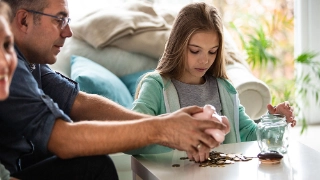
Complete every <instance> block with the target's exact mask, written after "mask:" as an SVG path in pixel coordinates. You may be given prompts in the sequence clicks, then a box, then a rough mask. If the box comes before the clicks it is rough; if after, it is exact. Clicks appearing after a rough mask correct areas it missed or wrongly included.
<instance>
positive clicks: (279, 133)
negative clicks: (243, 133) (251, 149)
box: [256, 114, 289, 154]
mask: <svg viewBox="0 0 320 180" xmlns="http://www.w3.org/2000/svg"><path fill="white" fill-rule="evenodd" d="M256 132H257V141H258V144H259V147H260V150H261V152H271V151H277V152H279V153H282V154H284V153H286V152H287V148H288V146H289V135H288V133H289V132H288V124H287V122H286V118H285V116H283V115H280V114H267V115H263V116H262V117H261V121H260V122H259V123H258V127H257V131H256Z"/></svg>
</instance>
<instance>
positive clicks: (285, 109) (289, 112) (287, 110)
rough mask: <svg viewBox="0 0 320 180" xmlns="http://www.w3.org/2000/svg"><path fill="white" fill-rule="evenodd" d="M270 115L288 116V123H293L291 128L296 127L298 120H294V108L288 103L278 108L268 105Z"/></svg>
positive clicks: (281, 104) (283, 103)
mask: <svg viewBox="0 0 320 180" xmlns="http://www.w3.org/2000/svg"><path fill="white" fill-rule="evenodd" d="M267 108H268V111H269V113H270V114H281V115H284V116H286V121H287V123H291V127H294V126H295V125H296V123H297V122H296V120H295V119H294V113H293V107H291V106H290V103H289V102H288V101H285V102H282V103H280V104H278V105H277V106H272V105H271V104H268V105H267Z"/></svg>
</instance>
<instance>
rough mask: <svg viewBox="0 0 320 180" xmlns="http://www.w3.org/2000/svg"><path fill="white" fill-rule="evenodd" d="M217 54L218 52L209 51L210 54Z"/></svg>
mask: <svg viewBox="0 0 320 180" xmlns="http://www.w3.org/2000/svg"><path fill="white" fill-rule="evenodd" d="M216 53H217V51H214V52H211V51H209V54H216Z"/></svg>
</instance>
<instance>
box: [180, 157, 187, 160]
mask: <svg viewBox="0 0 320 180" xmlns="http://www.w3.org/2000/svg"><path fill="white" fill-rule="evenodd" d="M186 159H189V158H188V157H181V158H180V160H186Z"/></svg>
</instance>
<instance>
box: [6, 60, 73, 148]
mask: <svg viewBox="0 0 320 180" xmlns="http://www.w3.org/2000/svg"><path fill="white" fill-rule="evenodd" d="M57 118H60V119H62V120H65V121H68V122H72V121H71V119H70V118H69V116H68V115H66V114H65V113H64V112H63V111H62V110H60V109H59V107H58V105H57V104H56V103H55V102H54V101H53V100H52V99H51V98H50V97H49V96H47V95H45V94H44V92H43V91H42V90H41V89H39V88H38V83H37V82H36V80H35V79H34V77H33V76H32V74H31V72H30V71H29V69H27V66H26V64H25V62H23V61H22V60H18V65H17V68H16V71H15V73H14V76H13V79H12V83H11V86H10V95H9V97H8V99H6V100H5V101H1V102H0V119H1V121H0V137H7V139H12V140H13V139H14V140H17V139H22V138H25V139H27V140H30V141H31V142H32V143H33V144H34V146H36V147H37V149H38V150H39V151H40V152H42V153H44V154H46V153H48V150H47V144H48V141H49V138H50V135H51V131H52V128H53V125H54V123H55V120H56V119H57Z"/></svg>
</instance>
